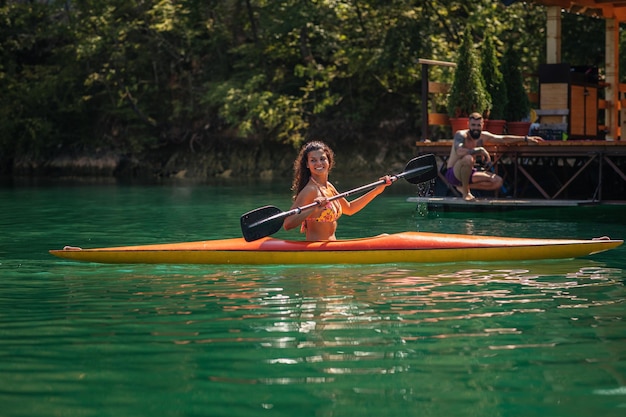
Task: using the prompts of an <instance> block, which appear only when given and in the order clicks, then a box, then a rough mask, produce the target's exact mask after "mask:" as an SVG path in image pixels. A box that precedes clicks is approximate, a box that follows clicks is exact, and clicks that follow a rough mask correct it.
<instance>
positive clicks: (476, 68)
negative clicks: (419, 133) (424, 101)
mask: <svg viewBox="0 0 626 417" xmlns="http://www.w3.org/2000/svg"><path fill="white" fill-rule="evenodd" d="M490 103H491V97H489V93H488V92H487V90H486V89H485V81H484V80H483V76H482V74H481V73H480V57H479V55H478V53H477V51H476V49H475V48H474V42H473V40H472V31H471V29H470V28H469V27H468V28H467V29H466V30H465V33H464V34H463V40H462V42H461V46H460V48H459V53H458V57H457V61H456V69H455V70H454V80H453V82H452V88H451V89H450V95H449V97H448V115H449V116H450V117H453V118H454V117H468V116H469V115H470V114H471V113H473V112H479V113H481V114H482V113H484V112H485V111H486V110H487V109H488V108H489V106H490Z"/></svg>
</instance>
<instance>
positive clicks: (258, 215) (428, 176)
mask: <svg viewBox="0 0 626 417" xmlns="http://www.w3.org/2000/svg"><path fill="white" fill-rule="evenodd" d="M435 177H437V160H436V159H435V155H433V154H428V155H422V156H418V157H417V158H413V159H411V160H410V161H409V163H408V164H406V167H405V168H404V171H403V172H401V173H399V174H396V175H394V176H392V177H391V181H392V182H393V181H396V180H398V179H400V178H404V179H405V180H407V181H408V182H410V183H411V184H419V183H422V182H426V181H430V180H432V179H433V178H435ZM384 183H385V180H378V181H376V182H373V183H371V184H367V185H363V186H361V187H358V188H355V189H353V190H350V191H346V192H343V193H341V194H337V195H334V196H332V197H330V198H329V199H328V201H333V200H337V199H339V198H342V197H347V196H349V195H352V194H356V193H360V192H363V191H367V190H370V189H372V188H374V187H377V186H379V185H381V184H384ZM317 204H318V203H317V202H314V203H310V204H307V205H304V206H302V207H296V208H294V209H291V210H289V211H282V210H280V209H279V208H278V207H274V206H265V207H260V208H258V209H255V210H252V211H249V212H247V213H245V214H244V215H242V216H241V231H242V233H243V237H244V239H246V241H248V242H252V241H254V240H258V239H261V238H262V237H265V236H269V235H272V234H274V233H276V232H278V231H279V230H280V229H281V228H282V227H283V221H284V219H285V218H286V217H289V216H293V215H294V214H300V213H301V212H302V211H303V210H306V209H310V208H313V207H315V206H316V205H317Z"/></svg>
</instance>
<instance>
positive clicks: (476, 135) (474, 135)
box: [469, 129, 482, 139]
mask: <svg viewBox="0 0 626 417" xmlns="http://www.w3.org/2000/svg"><path fill="white" fill-rule="evenodd" d="M481 133H482V130H480V129H474V130H470V131H469V134H470V136H471V137H472V139H478V138H480V134H481Z"/></svg>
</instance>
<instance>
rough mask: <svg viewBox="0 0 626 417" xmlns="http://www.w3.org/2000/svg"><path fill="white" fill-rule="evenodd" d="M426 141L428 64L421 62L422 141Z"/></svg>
mask: <svg viewBox="0 0 626 417" xmlns="http://www.w3.org/2000/svg"><path fill="white" fill-rule="evenodd" d="M426 139H428V63H426V62H422V141H425V140H426Z"/></svg>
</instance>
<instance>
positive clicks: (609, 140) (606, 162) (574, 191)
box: [417, 0, 626, 202]
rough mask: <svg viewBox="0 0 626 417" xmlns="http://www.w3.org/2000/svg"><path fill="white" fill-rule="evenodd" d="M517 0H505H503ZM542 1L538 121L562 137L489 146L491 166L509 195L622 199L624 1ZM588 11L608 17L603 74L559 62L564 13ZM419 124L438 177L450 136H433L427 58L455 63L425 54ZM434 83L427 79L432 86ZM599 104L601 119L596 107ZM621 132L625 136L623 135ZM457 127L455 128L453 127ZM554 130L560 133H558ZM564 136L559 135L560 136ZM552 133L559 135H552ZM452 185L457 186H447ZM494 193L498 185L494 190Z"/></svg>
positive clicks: (436, 120) (625, 154)
mask: <svg viewBox="0 0 626 417" xmlns="http://www.w3.org/2000/svg"><path fill="white" fill-rule="evenodd" d="M515 1H516V0H502V2H503V3H504V4H506V5H510V4H512V3H514V2H515ZM534 3H537V4H541V5H543V6H545V7H546V13H547V28H546V29H547V30H546V33H547V36H546V47H547V48H546V50H547V56H546V64H544V65H542V66H541V67H540V68H538V74H539V92H538V93H539V94H538V103H539V106H538V109H536V113H537V116H538V119H539V120H538V123H539V128H541V129H544V131H547V130H549V131H550V132H552V133H554V132H561V133H563V134H564V135H563V136H562V139H567V140H566V141H564V140H549V141H546V142H545V143H542V144H540V145H535V146H532V145H520V146H517V145H514V146H501V147H491V148H488V150H489V151H490V153H492V154H493V155H494V156H495V158H494V159H495V161H496V164H495V170H497V171H498V174H500V175H502V176H503V177H504V178H505V182H507V181H508V184H510V185H511V186H510V189H508V190H507V194H508V197H514V198H543V199H546V200H552V199H557V198H558V199H584V200H590V201H597V202H600V201H607V200H610V201H620V202H626V174H625V172H626V83H621V82H620V80H619V25H620V22H623V21H626V1H624V0H621V1H611V0H534ZM562 12H570V13H578V14H585V15H590V16H594V17H598V18H602V19H604V20H605V22H606V25H605V28H606V29H605V49H606V61H605V67H604V74H605V77H604V79H603V80H601V81H600V80H599V79H598V78H597V73H595V72H594V69H592V68H572V67H570V66H569V65H567V64H565V63H562V62H561V42H567V40H566V39H565V40H563V39H562V38H561V13H562ZM420 63H421V64H422V77H423V79H422V91H423V93H422V94H423V95H422V102H423V104H422V114H424V115H428V117H423V124H422V131H423V132H425V133H424V137H423V138H422V140H421V141H419V142H418V143H417V146H418V151H419V153H434V154H435V155H436V156H437V157H438V158H439V159H440V162H441V166H440V168H441V170H440V173H441V175H440V179H441V181H442V182H443V183H445V178H444V177H443V175H442V173H443V172H445V163H446V160H447V158H448V155H449V153H450V146H452V141H438V142H432V143H431V142H430V141H429V140H428V138H427V137H426V135H427V132H428V125H429V124H441V123H443V122H444V121H443V120H442V118H441V117H440V116H441V115H435V114H429V112H428V97H429V96H428V95H429V91H430V92H431V93H433V92H436V91H433V89H434V88H438V87H437V86H436V85H435V83H430V82H429V81H428V66H429V65H453V64H450V63H442V62H439V61H432V60H422V61H420ZM431 86H432V87H431ZM602 111H603V112H604V117H603V119H604V121H603V123H602V124H599V118H598V112H602ZM622 132H624V136H625V137H622ZM453 133H454V132H453ZM561 133H559V134H561ZM559 138H561V137H559ZM550 139H558V138H554V137H551V138H550ZM449 191H450V192H452V193H455V190H454V189H452V188H450V187H449ZM497 194H498V193H496V195H497Z"/></svg>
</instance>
